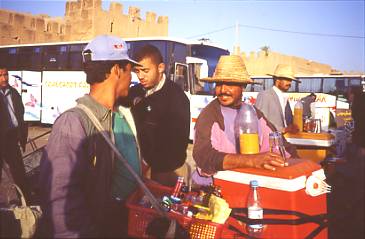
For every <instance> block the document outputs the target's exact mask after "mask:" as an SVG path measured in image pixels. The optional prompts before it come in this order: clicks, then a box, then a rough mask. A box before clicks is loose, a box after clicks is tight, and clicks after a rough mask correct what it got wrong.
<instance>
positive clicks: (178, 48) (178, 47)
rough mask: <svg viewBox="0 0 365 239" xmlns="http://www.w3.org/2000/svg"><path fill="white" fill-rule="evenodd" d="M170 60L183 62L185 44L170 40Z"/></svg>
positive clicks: (185, 52) (185, 54)
mask: <svg viewBox="0 0 365 239" xmlns="http://www.w3.org/2000/svg"><path fill="white" fill-rule="evenodd" d="M171 46H172V54H171V56H172V59H171V61H172V62H185V59H186V56H187V53H188V50H187V47H186V45H185V44H182V43H177V42H172V44H171Z"/></svg>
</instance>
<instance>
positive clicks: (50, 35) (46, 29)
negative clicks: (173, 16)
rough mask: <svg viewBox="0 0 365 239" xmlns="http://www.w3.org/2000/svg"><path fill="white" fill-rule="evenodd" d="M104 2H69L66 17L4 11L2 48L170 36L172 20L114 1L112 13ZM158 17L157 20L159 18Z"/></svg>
mask: <svg viewBox="0 0 365 239" xmlns="http://www.w3.org/2000/svg"><path fill="white" fill-rule="evenodd" d="M101 4H102V1H101V0H67V2H66V5H65V15H64V17H57V18H54V17H49V16H47V15H45V14H41V15H32V14H28V13H20V12H15V11H10V10H6V9H0V28H1V33H0V45H7V44H25V43H41V42H57V41H79V40H90V39H92V38H93V37H95V36H96V35H99V34H112V35H117V36H121V37H143V36H167V35H168V17H167V16H159V17H157V15H156V13H153V12H146V16H145V19H143V18H142V16H141V14H140V9H139V8H138V7H129V9H128V14H123V10H124V9H123V5H122V4H121V3H118V2H110V5H109V9H108V11H105V10H103V9H102V5H101ZM156 18H157V19H156Z"/></svg>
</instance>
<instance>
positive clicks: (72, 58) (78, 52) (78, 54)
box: [68, 44, 86, 71]
mask: <svg viewBox="0 0 365 239" xmlns="http://www.w3.org/2000/svg"><path fill="white" fill-rule="evenodd" d="M85 46H86V44H74V45H71V46H70V51H69V57H68V63H69V64H68V68H69V69H70V70H77V71H80V70H82V69H83V67H82V51H83V50H84V48H85Z"/></svg>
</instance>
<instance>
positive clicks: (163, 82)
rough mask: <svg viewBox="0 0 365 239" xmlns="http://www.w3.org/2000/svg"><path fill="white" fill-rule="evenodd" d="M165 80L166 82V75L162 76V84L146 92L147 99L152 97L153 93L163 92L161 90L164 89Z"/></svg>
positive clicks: (159, 83)
mask: <svg viewBox="0 0 365 239" xmlns="http://www.w3.org/2000/svg"><path fill="white" fill-rule="evenodd" d="M165 80H166V76H165V73H164V74H162V79H161V80H160V82H158V84H157V85H155V87H153V88H151V89H149V90H147V91H146V95H145V96H146V97H147V96H150V95H152V94H153V93H155V92H156V91H159V90H161V88H162V86H163V85H164V84H165Z"/></svg>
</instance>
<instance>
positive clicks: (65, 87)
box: [41, 71, 89, 124]
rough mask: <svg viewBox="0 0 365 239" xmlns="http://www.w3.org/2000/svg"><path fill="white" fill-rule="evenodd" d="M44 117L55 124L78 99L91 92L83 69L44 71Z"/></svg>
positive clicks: (44, 119) (42, 120)
mask: <svg viewBox="0 0 365 239" xmlns="http://www.w3.org/2000/svg"><path fill="white" fill-rule="evenodd" d="M42 88H43V91H42V119H41V122H42V123H45V124H53V123H54V121H55V120H56V119H57V117H58V116H59V115H60V114H61V113H62V112H64V111H65V110H67V109H69V108H71V107H73V106H75V105H76V99H77V98H79V97H81V96H83V95H84V94H86V93H88V92H89V85H88V84H87V83H86V75H85V73H84V72H82V71H57V72H56V71H43V82H42Z"/></svg>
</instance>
